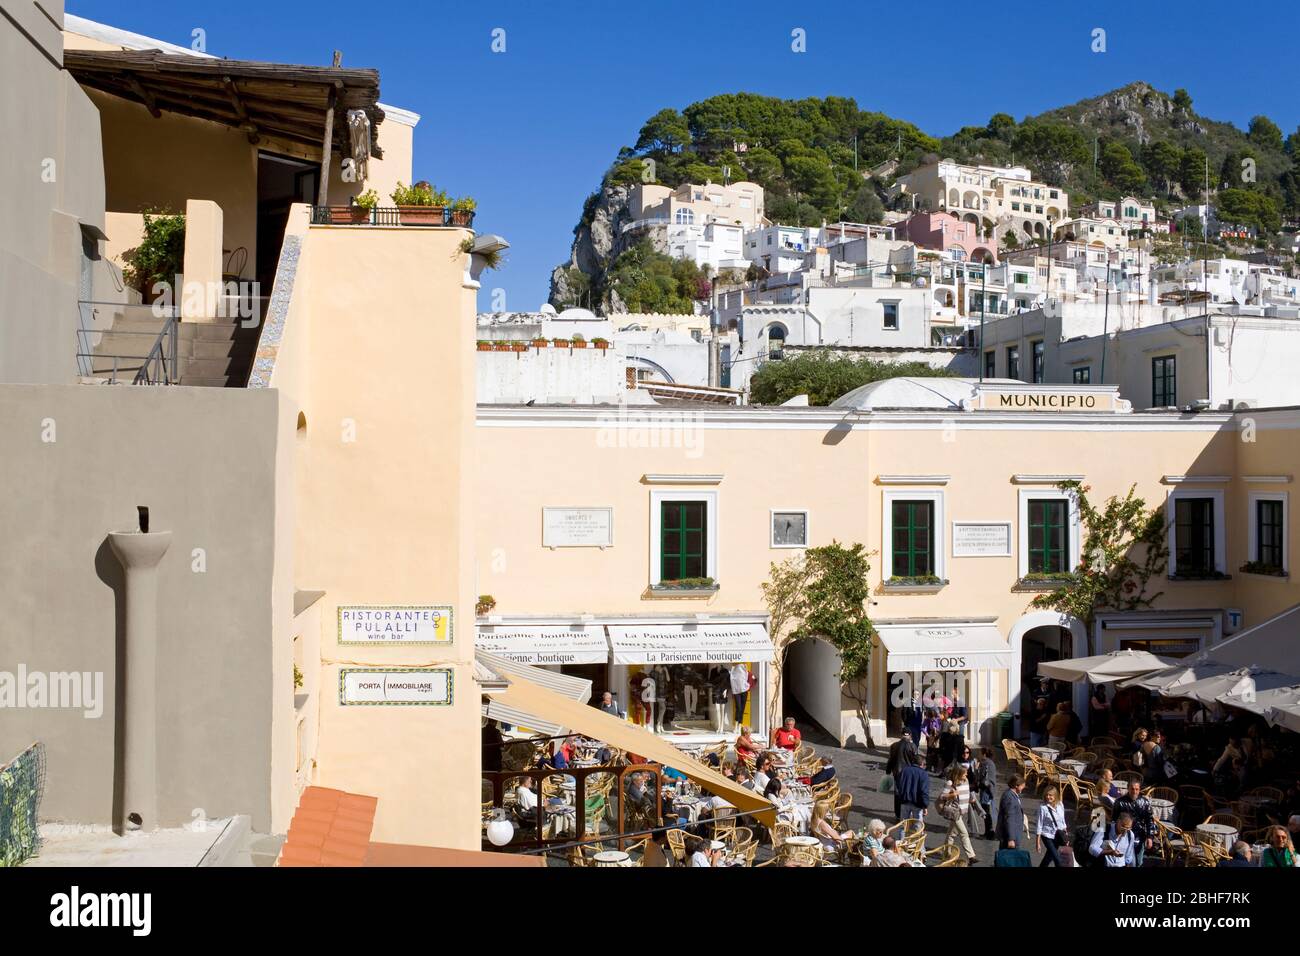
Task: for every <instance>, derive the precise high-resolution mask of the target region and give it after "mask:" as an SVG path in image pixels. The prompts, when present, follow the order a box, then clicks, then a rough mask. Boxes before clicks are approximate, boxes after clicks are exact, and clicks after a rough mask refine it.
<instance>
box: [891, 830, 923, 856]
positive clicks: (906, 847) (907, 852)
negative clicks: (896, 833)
mask: <svg viewBox="0 0 1300 956" xmlns="http://www.w3.org/2000/svg"><path fill="white" fill-rule="evenodd" d="M897 850H898V852H899V853H902V854H903V855H904V856H910V857H911V858H912V859H914V860H920V861H921V862H925V832H924V831H922V832H920V833H915V834H913V835H912V836H906V837H903V839H901V840H899V841H898V844H897Z"/></svg>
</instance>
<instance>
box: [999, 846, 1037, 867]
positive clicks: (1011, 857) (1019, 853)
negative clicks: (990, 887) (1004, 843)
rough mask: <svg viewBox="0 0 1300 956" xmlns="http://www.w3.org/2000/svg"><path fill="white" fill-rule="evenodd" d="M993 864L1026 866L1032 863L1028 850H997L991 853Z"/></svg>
mask: <svg viewBox="0 0 1300 956" xmlns="http://www.w3.org/2000/svg"><path fill="white" fill-rule="evenodd" d="M993 865H994V866H1007V867H1019V868H1028V867H1032V866H1033V865H1034V864H1033V862H1032V861H1031V860H1030V859H1029V851H1028V850H998V851H997V852H996V853H995V854H993Z"/></svg>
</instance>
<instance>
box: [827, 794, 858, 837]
mask: <svg viewBox="0 0 1300 956" xmlns="http://www.w3.org/2000/svg"><path fill="white" fill-rule="evenodd" d="M852 807H853V794H851V793H841V794H840V795H839V797H838V799H836V801H835V805H834V806H833V807H832V808H831V821H832V825H833V826H834V827H835V829H837V830H842V829H843V828H844V826H845V825H846V824H847V823H848V819H849V810H850V809H852Z"/></svg>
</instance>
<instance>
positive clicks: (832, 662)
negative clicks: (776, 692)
mask: <svg viewBox="0 0 1300 956" xmlns="http://www.w3.org/2000/svg"><path fill="white" fill-rule="evenodd" d="M839 675H840V653H839V651H837V650H836V649H835V648H834V647H832V646H831V645H830V644H829V643H827V642H826V641H824V640H822V639H821V638H819V637H808V638H804V639H803V640H801V641H796V642H795V643H793V644H791V645H790V646H789V647H787V648H786V650H785V663H784V665H783V666H782V669H781V715H782V717H783V718H784V717H793V718H795V720H796V721H798V724H799V728H800V730H801V732H802V733H803V736H804V739H805V740H807V741H808V742H809V743H814V744H815V743H816V742H817V740H818V739H820V740H821V742H822V743H823V744H830V743H832V742H833V745H834V746H836V747H839V746H842V745H843V736H842V733H843V731H842V727H841V724H842V720H841V714H842V712H843V698H842V695H841V693H840V676H839ZM859 742H860V743H861V742H862V741H859Z"/></svg>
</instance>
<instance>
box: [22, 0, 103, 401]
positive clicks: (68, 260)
mask: <svg viewBox="0 0 1300 956" xmlns="http://www.w3.org/2000/svg"><path fill="white" fill-rule="evenodd" d="M52 11H53V12H54V13H55V14H57V15H58V16H61V15H62V4H54V5H52ZM0 12H3V16H0V116H4V117H5V124H6V128H8V129H9V130H11V131H13V135H9V136H6V137H5V143H4V147H3V148H0V182H3V183H4V197H5V198H4V215H3V216H0V382H71V381H73V380H74V378H75V375H76V328H77V302H78V300H79V299H80V298H81V293H80V291H79V290H80V287H81V269H82V249H83V237H82V233H81V230H80V228H79V225H80V224H86V225H91V226H95V227H98V228H103V225H104V178H103V172H102V157H101V152H100V140H99V117H98V115H97V113H96V111H95V108H94V106H93V105H92V104H91V102H90V100H89V99H88V98H87V97H86V95H85V94H84V93H83V92H82V91H81V88H80V87H79V86H78V85H77V84H76V83H75V82H73V80H72V79H71V77H69V76H68V75H67V74H66V73H63V72H62V70H61V69H60V68H59V64H60V63H61V60H62V44H61V40H60V34H59V32H58V30H57V29H55V27H54V25H53V24H52V23H51V22H50V21H49V20H48V19H47V18H46V17H45V15H44V14H43V13H42V12H41V11H40V9H39V8H38V7H37V6H36V5H35V4H33V3H20V2H14V0H3V2H2V3H0ZM15 24H17V26H15ZM19 28H21V30H20V29H19ZM29 37H30V38H31V39H29ZM17 131H21V135H19V134H18V133H17ZM93 273H94V283H93V286H94V287H92V289H91V290H89V291H90V292H91V294H93V295H97V296H99V297H102V298H109V297H110V296H111V295H112V289H111V288H110V287H109V286H110V283H109V281H108V276H107V273H106V272H105V271H104V270H103V269H102V268H99V266H98V264H96V265H95V267H94V268H93Z"/></svg>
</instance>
